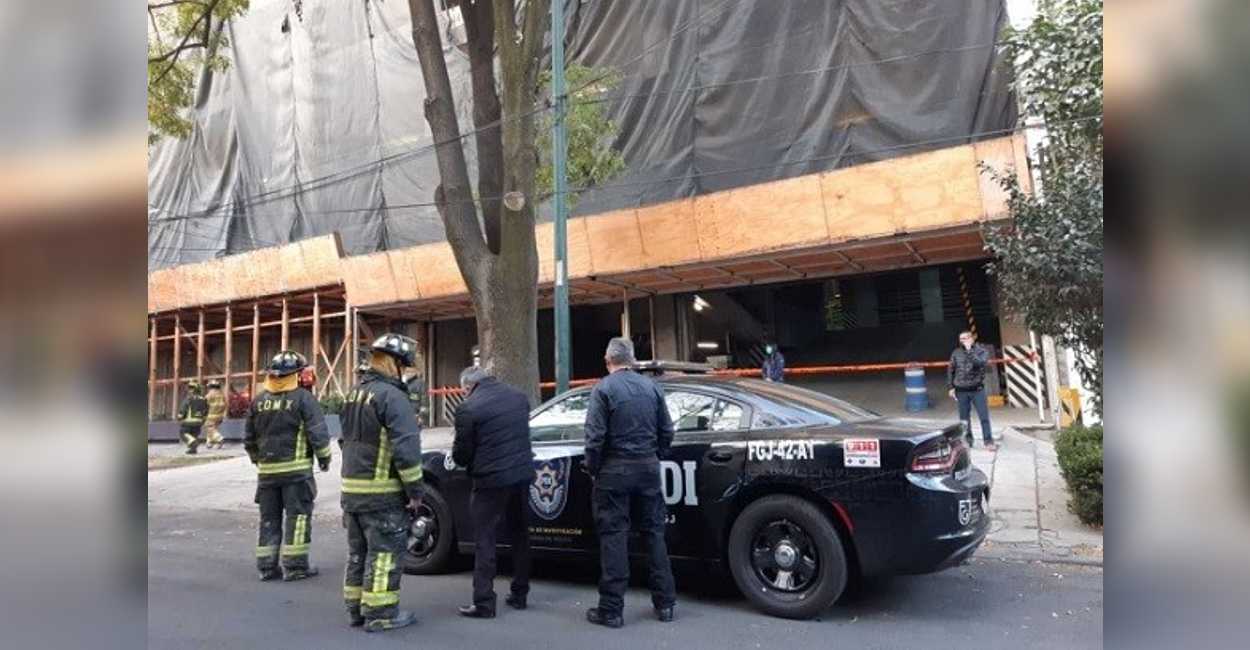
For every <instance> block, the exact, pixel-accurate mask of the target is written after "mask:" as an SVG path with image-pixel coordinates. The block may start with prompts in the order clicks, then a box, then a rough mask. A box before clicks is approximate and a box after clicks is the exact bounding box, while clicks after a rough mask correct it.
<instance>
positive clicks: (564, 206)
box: [551, 0, 572, 394]
mask: <svg viewBox="0 0 1250 650" xmlns="http://www.w3.org/2000/svg"><path fill="white" fill-rule="evenodd" d="M551 94H552V96H553V97H554V98H555V110H556V115H555V120H553V126H552V135H551V143H552V152H551V161H552V166H553V168H554V169H553V170H552V171H553V174H552V175H553V177H554V178H555V188H554V189H555V196H554V197H553V199H554V201H555V246H556V250H555V263H556V268H555V305H554V311H555V330H556V331H555V334H556V350H555V354H556V356H555V361H556V363H555V367H556V393H557V394H559V393H563V392H564V391H566V390H568V389H569V365H570V356H571V350H572V345H571V343H570V339H571V336H572V332H571V331H570V328H569V284H568V242H567V234H566V232H567V229H568V218H569V214H568V197H567V195H566V193H565V192H566V189H567V187H568V179H567V178H566V175H567V173H568V170H567V168H566V160H565V159H566V157H567V155H568V135H567V133H566V132H565V124H564V119H565V110H566V108H567V98H566V97H565V88H564V2H563V0H552V3H551Z"/></svg>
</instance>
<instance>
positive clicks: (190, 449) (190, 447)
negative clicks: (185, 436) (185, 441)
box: [187, 443, 200, 456]
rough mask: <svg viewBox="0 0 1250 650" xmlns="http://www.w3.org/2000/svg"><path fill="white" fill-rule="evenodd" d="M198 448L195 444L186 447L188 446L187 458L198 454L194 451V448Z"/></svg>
mask: <svg viewBox="0 0 1250 650" xmlns="http://www.w3.org/2000/svg"><path fill="white" fill-rule="evenodd" d="M198 446H199V445H197V444H195V443H191V444H190V445H188V446H187V455H189V456H194V455H195V454H198V453H200V452H198V451H196V449H195V448H196V447H198Z"/></svg>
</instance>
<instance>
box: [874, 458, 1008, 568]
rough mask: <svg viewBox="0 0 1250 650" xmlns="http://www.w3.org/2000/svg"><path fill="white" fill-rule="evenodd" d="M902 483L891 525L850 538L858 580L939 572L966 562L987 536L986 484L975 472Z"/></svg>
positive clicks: (914, 476)
mask: <svg viewBox="0 0 1250 650" xmlns="http://www.w3.org/2000/svg"><path fill="white" fill-rule="evenodd" d="M906 480H907V483H908V485H907V487H906V489H905V497H904V498H903V499H902V500H901V502H900V503H899V505H898V506H897V507H896V508H895V509H893V510H894V513H895V514H894V516H893V517H890V519H891V520H892V521H890V522H889V523H885V522H882V523H881V527H879V528H876V527H874V529H873V530H864V531H862V532H861V533H859V534H857V535H856V546H857V549H858V550H859V552H860V559H861V568H862V570H863V572H864V575H898V574H919V573H932V572H935V571H941V570H943V569H946V568H949V567H952V566H955V565H958V564H960V563H962V562H964V561H965V560H967V559H968V558H969V557H970V556H971V555H972V554H973V553H974V552H976V550H977V548H978V547H980V545H981V543H982V542H983V541H985V536H986V534H987V533H988V532H989V516H988V515H987V514H986V512H985V510H986V504H987V503H988V500H989V484H988V480H987V478H986V476H985V474H984V473H983V472H981V471H980V470H978V469H976V468H971V469H970V471H968V472H966V474H964V475H962V476H960V477H955V476H952V475H949V474H948V475H944V476H932V475H921V474H908V475H907V479H906Z"/></svg>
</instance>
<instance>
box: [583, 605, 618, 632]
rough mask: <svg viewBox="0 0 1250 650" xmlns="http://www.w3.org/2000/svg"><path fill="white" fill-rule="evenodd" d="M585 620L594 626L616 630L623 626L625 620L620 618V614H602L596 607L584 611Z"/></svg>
mask: <svg viewBox="0 0 1250 650" xmlns="http://www.w3.org/2000/svg"><path fill="white" fill-rule="evenodd" d="M586 620H588V621H590V622H591V623H594V624H595V625H602V626H604V627H610V628H618V627H622V626H624V625H625V619H623V618H621V615H620V614H615V615H613V614H604V613H603V611H602V610H600V609H599V608H598V607H591V608H590V609H588V610H586Z"/></svg>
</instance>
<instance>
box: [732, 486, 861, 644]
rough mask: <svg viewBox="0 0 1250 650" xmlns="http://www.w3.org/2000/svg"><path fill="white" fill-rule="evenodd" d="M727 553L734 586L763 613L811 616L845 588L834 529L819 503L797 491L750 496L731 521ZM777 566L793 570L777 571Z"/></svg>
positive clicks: (843, 556) (844, 567)
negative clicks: (798, 495) (783, 574)
mask: <svg viewBox="0 0 1250 650" xmlns="http://www.w3.org/2000/svg"><path fill="white" fill-rule="evenodd" d="M770 540H772V541H770ZM774 542H775V543H774ZM783 546H785V547H786V548H782V547H783ZM799 549H801V550H799ZM728 553H729V557H728V559H729V570H730V573H731V574H732V575H733V579H734V582H735V583H736V584H737V585H738V590H739V591H741V592H742V594H743V595H744V596H746V597H747V599H748V600H750V601H751V603H752V604H753V605H754V606H755V607H756V608H757V609H759V610H761V611H763V612H764V613H766V614H770V615H773V616H779V617H781V618H792V619H807V618H812V617H814V616H816V615H817V614H819V613H821V612H822V611H824V610H825V609H826V608H828V607H829V606H830V605H832V604H833V603H834V602H836V601H837V600H838V598H839V597H841V596H842V593H843V591H845V589H846V584H847V577H848V570H847V562H846V552H845V550H844V549H843V548H842V539H841V537H839V535H838V531H837V529H835V528H834V526H833V522H831V521H830V520H829V517H826V516H825V514H824V513H822V512H821V511H820V509H819V508H817V507H816V506H815V505H813V504H812V503H810V502H808V501H805V500H803V499H801V498H799V497H795V496H789V495H774V496H767V497H764V498H762V499H759V500H756V501H753V502H752V503H751V504H750V505H748V506H747V507H746V508H745V509H744V510H743V511H742V514H740V515H738V518H737V519H736V520H735V521H734V524H733V528H732V529H731V530H730V533H729V546H728ZM778 557H780V558H781V559H780V560H779V559H777V558H778ZM795 558H797V559H795ZM813 562H814V566H813V565H812V563H813ZM800 564H801V565H802V566H801V567H800ZM783 566H784V567H786V568H791V569H793V570H791V571H786V572H785V573H786V575H785V576H782V574H781V571H782V567H783ZM804 573H806V575H804ZM795 576H798V577H795Z"/></svg>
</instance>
